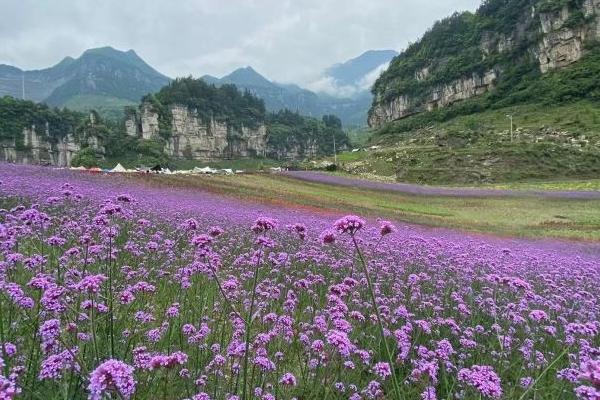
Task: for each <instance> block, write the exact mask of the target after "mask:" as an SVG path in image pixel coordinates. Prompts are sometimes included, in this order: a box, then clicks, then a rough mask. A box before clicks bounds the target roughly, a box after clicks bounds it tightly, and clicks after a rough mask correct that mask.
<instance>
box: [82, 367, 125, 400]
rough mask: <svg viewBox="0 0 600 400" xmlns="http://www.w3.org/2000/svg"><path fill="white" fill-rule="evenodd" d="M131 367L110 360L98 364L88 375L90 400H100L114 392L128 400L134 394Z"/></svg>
mask: <svg viewBox="0 0 600 400" xmlns="http://www.w3.org/2000/svg"><path fill="white" fill-rule="evenodd" d="M135 384H136V381H135V378H134V376H133V367H131V366H129V365H127V364H125V363H124V362H122V361H119V360H114V359H110V360H107V361H104V362H103V363H102V364H100V365H99V366H98V367H97V368H96V369H95V370H94V371H92V373H91V374H90V384H89V385H88V391H89V392H90V395H89V399H90V400H101V399H102V394H103V393H104V392H108V391H116V392H117V393H118V394H119V395H120V396H121V397H123V398H124V399H129V398H130V397H131V396H132V395H133V393H134V392H135Z"/></svg>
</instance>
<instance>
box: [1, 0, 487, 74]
mask: <svg viewBox="0 0 600 400" xmlns="http://www.w3.org/2000/svg"><path fill="white" fill-rule="evenodd" d="M479 3H480V0H181V1H179V0H0V10H2V17H1V21H2V22H1V23H0V63H6V64H11V65H15V66H18V67H20V68H24V69H36V68H44V67H47V66H50V65H53V64H55V63H57V62H59V61H60V60H61V59H62V58H64V57H65V56H72V57H78V56H79V55H81V53H82V52H83V51H84V50H85V49H87V48H91V47H100V46H113V47H115V48H117V49H120V50H128V49H134V50H135V51H136V52H137V53H138V54H139V55H140V56H141V57H142V58H143V59H145V60H146V61H147V62H148V63H149V64H150V65H152V66H153V67H154V68H156V69H157V70H159V71H160V72H162V73H164V74H166V75H168V76H170V77H176V76H183V75H193V76H201V75H204V74H211V75H215V76H222V75H224V74H227V73H229V72H231V71H232V70H233V69H235V68H238V67H241V66H246V65H251V66H253V67H254V68H255V69H256V70H258V71H259V72H260V73H262V74H264V75H265V76H267V77H268V78H270V79H273V80H277V81H280V82H295V83H300V84H307V83H309V82H311V81H313V80H314V79H315V77H316V76H318V74H319V73H320V72H321V71H322V70H323V69H324V68H326V67H327V66H329V65H331V64H334V63H336V62H341V61H345V60H347V59H349V58H353V57H356V56H358V55H360V54H361V53H362V52H364V51H366V50H369V49H395V50H397V51H400V50H402V49H403V48H404V47H405V46H406V45H407V43H409V42H411V41H415V40H416V39H418V38H419V37H420V36H421V35H422V34H423V33H424V32H425V31H426V30H427V29H428V28H429V27H430V26H431V24H432V23H433V22H434V21H435V20H437V19H440V18H443V17H445V16H447V15H450V14H451V13H452V12H454V11H456V10H474V9H475V8H476V7H477V6H478V4H479Z"/></svg>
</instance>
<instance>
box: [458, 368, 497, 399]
mask: <svg viewBox="0 0 600 400" xmlns="http://www.w3.org/2000/svg"><path fill="white" fill-rule="evenodd" d="M458 380H459V381H461V382H464V383H465V384H467V385H469V386H472V387H474V388H475V389H477V390H478V391H479V392H480V393H481V394H482V395H483V396H486V397H489V398H492V399H499V398H501V397H502V386H501V385H500V378H499V377H498V375H496V373H495V372H494V369H493V368H492V367H489V366H487V365H474V366H472V367H471V368H463V369H461V370H460V371H458Z"/></svg>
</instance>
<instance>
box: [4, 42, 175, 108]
mask: <svg viewBox="0 0 600 400" xmlns="http://www.w3.org/2000/svg"><path fill="white" fill-rule="evenodd" d="M169 81H170V79H169V78H168V77H166V76H164V75H162V74H161V73H159V72H158V71H156V70H155V69H153V68H152V67H151V66H149V65H148V64H147V63H146V62H145V61H144V60H142V59H141V58H140V57H139V56H138V55H137V54H136V53H135V51H133V50H129V51H119V50H116V49H114V48H112V47H102V48H96V49H89V50H86V51H85V52H84V53H83V54H82V55H81V56H80V57H79V58H77V59H74V58H72V57H66V58H65V59H63V60H62V61H61V62H59V63H58V64H56V65H54V66H53V67H50V68H46V69H41V70H32V71H23V70H21V69H19V68H16V67H12V66H9V65H0V95H10V96H13V97H15V98H22V97H23V93H24V97H25V99H26V100H32V101H36V102H45V103H47V104H49V105H52V106H67V107H69V108H72V109H75V110H88V109H91V108H95V109H97V110H98V111H100V112H107V113H111V112H113V113H114V112H118V113H120V112H122V107H123V105H128V104H135V103H137V102H138V101H139V100H140V98H141V97H142V96H143V95H145V94H147V93H150V92H156V91H158V90H159V89H160V88H161V87H163V86H164V85H166V84H167V83H168V82H169ZM23 88H24V90H23Z"/></svg>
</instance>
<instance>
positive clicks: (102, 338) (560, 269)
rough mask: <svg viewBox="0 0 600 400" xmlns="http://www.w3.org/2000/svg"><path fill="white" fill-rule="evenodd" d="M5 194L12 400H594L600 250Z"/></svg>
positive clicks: (75, 180) (198, 196) (120, 182)
mask: <svg viewBox="0 0 600 400" xmlns="http://www.w3.org/2000/svg"><path fill="white" fill-rule="evenodd" d="M0 182H1V183H0V208H1V210H0V346H1V348H0V350H1V353H0V399H13V398H17V399H18V398H27V399H37V398H46V399H59V398H60V399H64V398H69V399H85V398H89V399H110V398H112V399H115V398H121V399H194V400H198V399H294V398H296V399H325V398H328V399H426V400H433V399H577V398H579V399H600V289H599V288H600V257H599V251H598V246H597V245H594V244H580V245H572V244H570V243H566V242H556V241H522V240H516V239H515V240H511V239H500V238H494V237H488V236H484V235H480V236H472V235H467V234H462V233H459V232H453V231H449V230H441V229H440V230H430V229H426V228H420V227H417V226H408V225H405V224H401V223H396V222H394V221H392V222H388V221H378V220H365V219H362V218H360V217H358V216H352V215H349V216H344V214H340V215H324V214H323V215H317V214H314V215H313V214H308V213H307V212H306V211H295V210H291V209H283V208H273V207H270V206H263V205H258V204H253V203H249V202H247V203H242V202H239V201H236V200H233V199H228V198H224V197H220V196H218V195H215V194H211V193H206V192H202V191H199V190H196V189H194V190H192V189H189V190H184V189H173V188H167V187H164V186H162V187H161V186H153V185H150V184H148V183H144V182H143V181H140V180H137V179H135V178H131V177H125V176H115V175H90V174H82V173H77V172H71V171H67V170H52V169H45V168H39V167H23V166H20V167H19V166H12V165H0Z"/></svg>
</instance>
